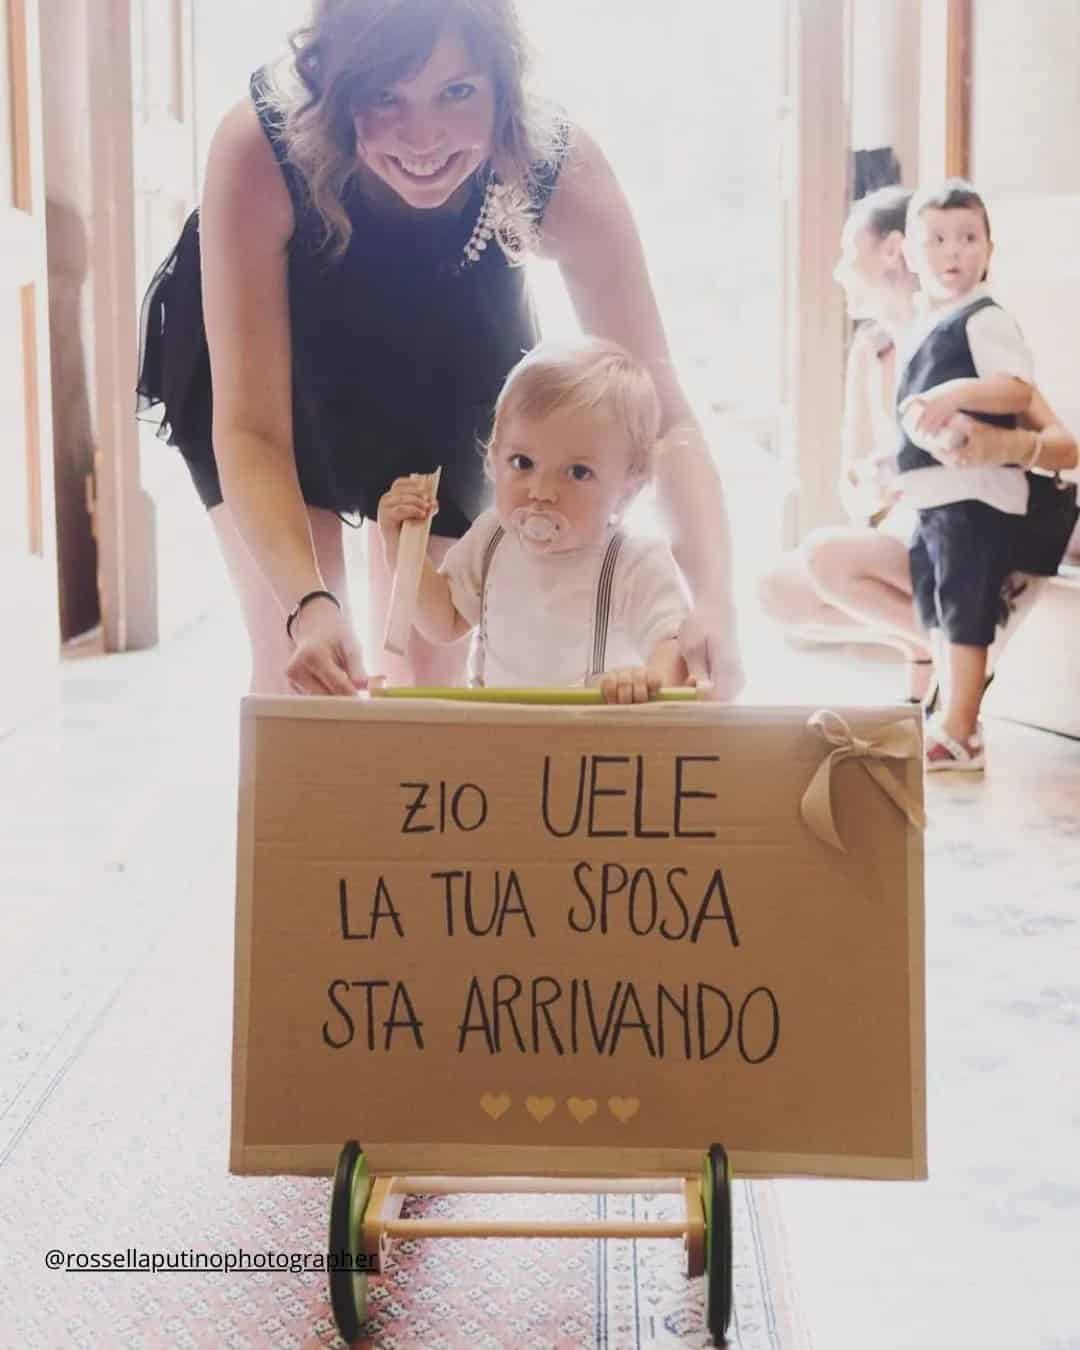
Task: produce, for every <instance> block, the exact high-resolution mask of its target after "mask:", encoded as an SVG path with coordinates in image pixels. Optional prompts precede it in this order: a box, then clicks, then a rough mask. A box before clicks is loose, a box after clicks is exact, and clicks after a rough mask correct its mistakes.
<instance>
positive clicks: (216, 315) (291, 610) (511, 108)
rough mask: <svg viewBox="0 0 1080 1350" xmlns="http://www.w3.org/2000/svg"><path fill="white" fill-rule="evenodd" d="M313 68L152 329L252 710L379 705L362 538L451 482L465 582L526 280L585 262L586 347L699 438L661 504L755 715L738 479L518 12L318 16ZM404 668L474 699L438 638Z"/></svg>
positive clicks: (303, 70) (699, 653) (448, 6)
mask: <svg viewBox="0 0 1080 1350" xmlns="http://www.w3.org/2000/svg"><path fill="white" fill-rule="evenodd" d="M291 49H292V50H291V55H290V56H289V57H288V58H287V59H286V60H285V62H284V63H283V64H282V66H281V67H280V68H276V69H275V70H274V71H273V72H270V71H267V70H261V71H258V72H256V74H255V75H254V76H253V77H252V80H251V89H250V96H249V97H248V98H246V99H244V100H243V101H242V102H241V103H239V104H238V105H237V106H236V107H235V108H233V109H232V111H231V112H229V113H228V114H227V116H226V117H225V118H224V120H223V122H222V124H221V126H220V127H219V129H218V131H217V134H216V135H215V137H214V141H213V144H212V147H211V151H210V156H209V162H208V166H207V174H206V186H205V191H204V195H203V202H202V210H201V215H200V217H199V219H198V220H197V221H196V220H193V221H191V222H189V225H188V227H187V228H186V229H185V231H184V234H183V236H182V238H181V241H180V243H179V245H178V246H177V248H176V250H175V251H174V253H173V254H172V256H171V257H170V258H169V259H168V260H167V261H166V263H165V264H164V266H163V267H162V269H160V271H159V273H158V276H157V278H156V279H155V282H154V284H153V286H152V288H151V291H150V293H149V295H148V298H147V305H146V310H145V313H144V333H145V344H144V353H143V365H142V376H141V381H140V393H141V394H142V396H143V399H144V403H155V402H156V403H162V404H164V408H165V423H164V427H165V430H166V434H167V435H168V436H169V438H170V440H171V441H172V443H174V444H176V445H178V446H179V447H180V449H181V450H182V451H183V453H184V455H185V457H186V459H187V462H188V464H189V467H190V469H191V473H192V477H193V479H194V482H195V486H196V488H197V490H198V492H199V494H200V496H201V497H202V500H203V502H204V503H205V505H206V506H207V508H208V509H209V511H210V516H211V520H212V523H213V525H214V528H215V530H216V533H217V536H218V540H219V542H220V545H221V547H222V550H223V552H224V555H225V558H226V561H227V563H228V565H229V568H230V571H231V574H232V579H233V582H234V585H235V587H236V590H237V593H238V595H239V597H240V599H241V602H242V605H243V610H244V616H245V620H246V623H247V628H248V633H249V636H250V639H251V644H252V654H253V675H252V687H253V689H255V690H258V691H260V692H274V691H279V692H280V691H287V690H289V689H294V690H297V691H300V692H313V693H333V694H351V693H354V692H355V691H356V690H357V689H358V688H360V687H362V686H363V684H364V683H365V681H366V672H365V668H364V664H363V662H362V660H361V656H360V651H359V646H358V643H357V640H356V636H355V633H354V629H353V623H352V619H351V616H350V612H349V603H348V595H347V590H346V584H345V569H344V562H343V551H342V541H341V526H340V522H339V516H340V515H342V514H345V513H357V514H359V515H360V516H361V517H366V518H368V519H373V518H374V517H375V515H376V511H377V507H378V502H379V499H380V497H381V496H382V495H383V494H384V493H385V492H386V490H387V488H388V487H389V486H390V484H391V483H392V482H394V481H395V480H396V479H398V478H399V477H401V476H403V475H407V474H411V473H429V472H431V471H433V470H434V469H435V468H436V467H438V466H440V465H441V467H442V475H441V480H440V488H439V511H438V515H437V517H436V520H435V523H434V538H433V539H432V541H431V544H430V551H431V553H432V555H433V557H434V558H435V559H436V560H438V558H440V557H441V556H442V555H443V554H444V553H445V551H446V549H447V548H448V546H449V544H450V542H451V541H452V540H453V539H455V538H458V537H460V536H461V535H463V534H464V533H465V531H466V530H467V529H468V527H469V525H470V524H471V523H472V521H473V520H474V519H475V518H476V517H477V515H478V514H479V513H480V511H481V510H482V509H483V507H484V505H485V503H486V500H487V496H488V485H487V483H486V480H485V478H484V474H483V460H482V456H481V455H480V454H479V453H478V450H477V446H478V444H479V443H480V442H481V441H483V440H486V438H487V436H488V434H489V432H490V428H491V417H492V413H493V409H494V405H495V401H496V398H497V396H498V393H499V390H500V388H501V386H502V383H503V381H504V379H505V377H506V375H507V373H508V372H509V370H510V369H511V367H512V366H513V365H514V363H515V362H516V361H517V360H518V359H519V357H520V356H521V353H522V352H523V351H528V350H530V349H531V348H532V347H533V346H534V345H535V344H536V341H537V339H538V336H539V334H538V331H537V328H536V324H535V319H534V314H533V308H532V304H531V300H530V296H529V294H528V291H527V288H526V279H525V271H524V269H523V268H521V267H520V266H518V264H519V263H520V262H521V261H522V258H523V256H524V254H525V252H526V251H530V250H535V251H537V252H540V253H542V254H543V255H544V256H547V257H549V258H551V259H553V260H554V261H555V262H556V263H557V264H558V266H559V268H560V270H561V273H562V276H563V279H564V281H565V283H566V287H567V290H568V292H569V295H570V297H571V299H572V302H573V304H574V307H575V309H576V310H577V312H578V315H579V317H580V319H581V321H582V324H583V326H584V327H585V328H586V329H587V330H588V331H590V332H593V333H596V334H598V335H600V336H603V337H607V338H611V339H614V340H615V341H617V342H619V343H621V344H622V346H624V347H625V348H626V349H627V350H628V351H629V352H630V353H631V354H632V355H633V356H635V357H637V359H638V360H640V361H641V362H642V363H643V364H644V365H645V366H646V367H647V368H648V370H649V371H650V373H651V374H652V377H653V379H654V380H655V383H656V387H657V390H658V393H659V396H660V403H661V409H662V425H661V431H662V432H663V433H671V432H673V431H675V430H676V429H677V431H678V434H677V435H670V434H668V435H667V437H666V443H667V448H666V449H665V452H664V454H663V455H662V456H661V457H660V458H659V461H658V468H657V479H658V484H657V486H658V492H659V495H660V498H661V502H662V504H663V505H664V507H665V508H666V515H667V518H668V519H669V520H670V522H671V535H672V546H673V549H674V552H675V555H676V558H677V560H678V562H679V564H680V566H681V567H682V569H683V571H684V573H685V575H686V578H687V580H688V582H689V584H690V587H691V590H692V592H693V595H694V600H695V602H696V603H697V606H698V609H699V613H698V615H697V618H696V621H695V623H694V624H693V625H692V626H690V627H689V628H688V630H687V631H688V632H691V633H693V634H695V635H696V636H695V645H694V648H693V650H692V651H689V652H688V653H687V655H688V658H689V659H690V661H691V663H692V665H693V667H694V668H695V669H696V671H697V673H699V674H701V675H704V674H705V673H706V663H707V662H711V667H712V677H713V688H714V689H715V691H716V692H717V694H718V695H720V696H730V695H731V694H732V693H733V692H735V690H736V689H737V688H738V685H739V684H740V682H741V674H740V671H739V662H738V653H737V646H736V640H735V634H734V628H733V612H732V605H731V599H730V574H729V560H728V535H727V521H726V515H725V507H724V500H723V494H722V490H721V487H720V483H719V479H718V477H717V474H716V472H715V469H714V468H713V465H712V462H711V459H710V457H709V455H708V452H707V449H706V446H705V444H704V441H703V438H702V436H701V433H700V430H699V428H698V427H697V425H696V423H695V422H694V419H693V417H692V415H691V413H690V410H689V407H688V404H687V401H686V398H685V396H684V394H683V392H682V389H681V387H680V385H679V383H678V381H677V379H676V377H675V375H674V373H673V371H672V368H671V361H670V355H669V352H668V347H667V341H666V338H665V335H664V331H663V327H662V325H661V321H660V318H659V315H658V312H657V307H656V303H655V300H654V298H653V294H652V288H651V284H650V281H649V278H648V275H647V272H646V269H645V265H644V260H643V257H642V250H641V246H640V241H639V239H638V235H637V231H636V228H635V225H634V222H633V219H632V217H631V214H630V211H629V209H628V206H627V204H626V201H625V199H624V197H623V195H622V193H621V191H620V189H619V186H618V183H617V182H616V180H615V177H614V175H613V173H612V171H611V169H610V167H609V165H608V164H607V161H606V160H605V159H604V157H603V155H602V154H601V152H600V151H599V149H598V148H597V146H596V145H595V144H594V142H593V141H592V140H591V139H590V138H589V136H588V135H587V134H586V133H585V132H584V131H583V130H582V129H581V128H579V127H576V126H573V125H570V124H568V123H567V122H566V121H565V120H563V119H562V118H560V117H559V116H557V115H553V114H552V113H551V112H550V111H548V112H547V113H544V112H543V111H541V105H540V104H538V103H536V102H535V101H534V100H532V99H531V98H530V97H529V96H528V95H527V93H526V87H525V82H524V74H525V59H524V54H523V42H522V36H521V33H520V30H519V27H518V22H517V16H516V12H515V9H514V6H513V3H512V0H318V3H316V5H315V8H314V12H313V15H312V19H311V22H310V24H309V25H308V26H307V27H306V28H304V29H302V30H301V31H300V32H299V33H297V34H295V35H294V37H293V39H292V43H291ZM201 299H202V300H204V301H205V316H204V313H203V308H202V304H201V303H200V301H201ZM204 317H205V322H204ZM368 553H369V560H370V569H371V574H370V577H369V585H370V610H371V614H372V629H373V631H380V629H381V618H382V616H383V615H384V613H385V607H386V604H387V600H388V595H389V579H388V577H387V575H386V570H385V565H384V561H383V557H382V551H381V550H380V549H379V548H377V547H376V548H372V549H369V550H368ZM286 615H290V616H291V620H290V628H289V629H288V630H287V629H286V625H285V622H284V620H285V616H286ZM380 664H381V665H382V667H383V669H384V670H387V672H388V673H389V674H390V676H391V678H393V679H395V680H397V681H399V682H414V681H415V682H419V683H426V684H451V683H454V682H455V681H456V680H457V679H458V678H459V677H460V675H461V671H462V667H463V653H462V652H461V651H460V648H459V647H453V646H452V647H449V648H444V649H442V650H435V649H433V648H431V647H430V646H428V645H427V644H425V643H423V642H420V641H419V640H414V642H413V643H412V644H411V646H410V650H409V653H408V659H407V665H406V667H405V668H404V669H398V668H394V666H393V663H392V662H390V661H381V660H380Z"/></svg>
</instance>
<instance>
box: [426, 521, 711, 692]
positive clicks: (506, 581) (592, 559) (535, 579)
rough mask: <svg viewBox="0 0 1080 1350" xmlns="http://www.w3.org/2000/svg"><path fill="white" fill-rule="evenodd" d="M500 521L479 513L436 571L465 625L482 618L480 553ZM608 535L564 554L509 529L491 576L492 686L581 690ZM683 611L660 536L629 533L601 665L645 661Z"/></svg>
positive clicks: (488, 650)
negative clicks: (526, 541) (535, 547)
mask: <svg viewBox="0 0 1080 1350" xmlns="http://www.w3.org/2000/svg"><path fill="white" fill-rule="evenodd" d="M497 521H498V517H497V516H496V514H495V512H494V510H488V511H485V512H484V513H483V514H482V515H481V516H479V517H478V519H477V520H476V521H474V523H473V525H472V526H471V527H470V529H469V530H468V532H467V533H466V534H465V535H464V536H463V537H462V538H461V539H459V540H458V541H457V543H455V544H453V545H452V546H451V547H450V549H449V550H448V551H447V553H446V556H445V557H444V558H443V560H442V563H441V564H440V567H439V571H440V572H441V573H443V574H444V575H445V576H446V577H447V578H448V579H449V582H450V597H451V599H452V601H453V603H454V607H455V608H456V609H457V611H458V613H459V614H460V615H461V616H462V618H464V619H465V621H466V622H467V623H469V624H471V625H472V626H473V628H474V629H475V627H476V625H477V624H478V623H479V622H480V579H481V568H482V565H483V557H484V550H485V549H486V548H487V545H488V542H489V540H490V539H491V536H492V534H493V532H494V530H495V526H496V524H497ZM610 538H611V533H610V532H608V531H605V533H604V535H603V536H602V537H601V538H600V539H599V540H598V541H597V542H596V543H595V544H591V545H589V546H587V547H584V548H580V549H573V550H570V551H568V552H566V553H541V554H535V553H531V552H529V551H528V550H526V549H525V548H523V547H522V545H521V543H520V541H519V539H518V537H517V534H516V532H515V531H514V530H507V531H506V534H505V535H504V536H503V538H502V540H501V541H500V543H499V546H498V548H497V549H496V550H495V553H494V555H493V556H492V559H491V564H490V568H489V570H488V577H487V617H486V635H487V642H486V644H485V647H484V683H485V684H486V685H488V686H491V687H497V686H509V687H521V686H523V685H552V686H555V687H558V688H562V689H575V688H581V687H582V686H583V685H584V684H585V682H586V679H587V677H588V674H589V660H590V657H591V654H592V653H591V642H592V622H593V613H594V611H595V607H596V586H597V580H598V576H599V569H600V565H601V563H602V561H603V557H604V553H605V551H606V549H607V546H608V542H609V540H610ZM687 612H688V605H687V600H686V595H685V592H684V590H683V586H682V582H681V579H680V576H679V571H678V568H677V567H676V565H675V560H674V558H673V557H672V556H671V550H670V549H669V548H668V546H667V545H666V544H665V543H663V542H662V541H661V540H657V539H643V538H635V537H634V536H632V535H625V536H624V538H623V543H622V547H621V549H620V550H619V556H618V561H617V563H616V566H615V576H614V581H613V584H612V588H611V610H610V623H609V627H608V638H607V654H606V658H605V662H604V665H605V669H607V670H615V669H618V668H619V667H625V666H641V665H645V664H646V663H647V661H648V660H649V657H650V656H651V655H652V653H653V652H654V650H655V649H656V647H657V646H658V645H659V644H660V643H661V642H663V641H665V640H666V639H668V638H674V637H677V636H678V632H679V626H680V625H681V623H682V621H683V619H684V618H685V617H686V615H687Z"/></svg>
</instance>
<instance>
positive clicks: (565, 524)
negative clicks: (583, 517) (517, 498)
mask: <svg viewBox="0 0 1080 1350" xmlns="http://www.w3.org/2000/svg"><path fill="white" fill-rule="evenodd" d="M510 524H511V525H512V526H513V527H514V529H515V530H516V531H517V533H518V535H519V536H520V538H521V539H523V540H524V541H525V543H527V544H531V545H532V546H533V547H534V548H547V547H549V546H550V545H551V544H554V543H555V542H556V541H557V540H558V539H559V538H560V537H561V536H562V535H563V534H564V533H565V532H566V531H567V529H569V526H570V522H569V521H568V520H567V519H566V517H565V516H563V515H560V514H559V512H558V511H535V510H533V509H532V507H529V506H519V507H518V509H517V510H516V511H515V512H514V513H513V515H511V517H510Z"/></svg>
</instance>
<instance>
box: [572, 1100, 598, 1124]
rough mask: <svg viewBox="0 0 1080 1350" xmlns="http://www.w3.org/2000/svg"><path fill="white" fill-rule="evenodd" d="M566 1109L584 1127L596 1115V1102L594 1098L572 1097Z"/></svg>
mask: <svg viewBox="0 0 1080 1350" xmlns="http://www.w3.org/2000/svg"><path fill="white" fill-rule="evenodd" d="M566 1109H567V1110H568V1111H569V1112H570V1114H571V1115H572V1116H573V1117H574V1119H575V1120H576V1121H577V1123H578V1124H579V1125H584V1124H585V1122H586V1121H587V1120H588V1119H589V1117H590V1116H595V1115H596V1102H595V1100H594V1099H593V1098H592V1097H570V1098H568V1099H567V1103H566Z"/></svg>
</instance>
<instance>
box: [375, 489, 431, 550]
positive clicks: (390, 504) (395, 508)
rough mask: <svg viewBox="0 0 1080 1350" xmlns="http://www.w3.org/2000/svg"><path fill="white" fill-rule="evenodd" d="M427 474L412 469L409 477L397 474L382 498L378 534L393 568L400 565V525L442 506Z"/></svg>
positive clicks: (424, 515)
mask: <svg viewBox="0 0 1080 1350" xmlns="http://www.w3.org/2000/svg"><path fill="white" fill-rule="evenodd" d="M428 482H429V478H428V475H427V474H423V473H411V474H409V475H408V477H406V478H395V479H394V481H393V483H391V485H390V487H389V489H388V490H387V491H386V492H384V493H383V495H382V497H381V498H380V499H379V513H378V521H379V534H380V535H381V537H382V542H383V554H384V556H385V558H386V565H387V567H389V569H390V570H391V571H393V570H394V568H395V567H396V566H397V550H398V542H399V540H400V539H401V527H402V525H404V523H405V522H406V521H407V520H427V518H428V516H433V515H434V514H435V512H436V511H437V510H438V509H439V508H438V504H437V502H436V499H435V494H434V493H433V492H432V491H431V489H430V488H429V487H428V486H427V483H428Z"/></svg>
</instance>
